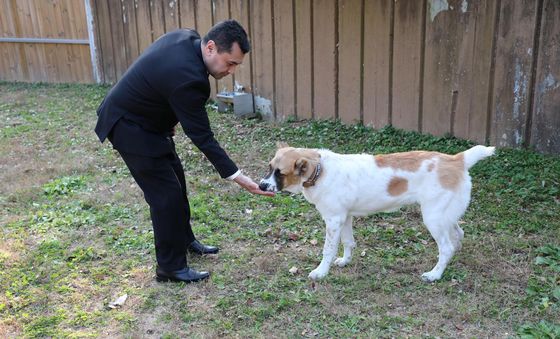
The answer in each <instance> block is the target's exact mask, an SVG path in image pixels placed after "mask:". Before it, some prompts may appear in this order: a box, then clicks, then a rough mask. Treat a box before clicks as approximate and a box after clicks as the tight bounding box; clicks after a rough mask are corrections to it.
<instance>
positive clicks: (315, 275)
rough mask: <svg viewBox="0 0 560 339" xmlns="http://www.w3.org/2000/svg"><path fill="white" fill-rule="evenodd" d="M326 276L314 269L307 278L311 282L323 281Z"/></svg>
mask: <svg viewBox="0 0 560 339" xmlns="http://www.w3.org/2000/svg"><path fill="white" fill-rule="evenodd" d="M326 275H327V272H322V271H320V270H318V269H314V270H313V271H311V273H309V278H310V279H313V280H319V279H323V278H324V277H325V276H326Z"/></svg>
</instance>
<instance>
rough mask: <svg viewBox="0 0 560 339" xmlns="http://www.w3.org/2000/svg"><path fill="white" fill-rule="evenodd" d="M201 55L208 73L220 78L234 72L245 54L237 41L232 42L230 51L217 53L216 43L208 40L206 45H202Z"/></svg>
mask: <svg viewBox="0 0 560 339" xmlns="http://www.w3.org/2000/svg"><path fill="white" fill-rule="evenodd" d="M202 56H203V59H204V64H206V68H207V69H208V73H210V74H211V75H212V76H213V77H214V78H216V79H221V78H223V77H225V76H226V75H230V74H233V72H235V68H236V67H237V66H238V65H240V64H241V63H242V62H243V57H245V54H243V52H242V51H241V48H240V47H239V44H238V43H237V42H234V43H233V45H232V46H231V52H230V53H227V52H222V53H218V46H216V43H215V42H214V41H213V40H209V41H208V42H207V43H206V45H204V44H203V45H202Z"/></svg>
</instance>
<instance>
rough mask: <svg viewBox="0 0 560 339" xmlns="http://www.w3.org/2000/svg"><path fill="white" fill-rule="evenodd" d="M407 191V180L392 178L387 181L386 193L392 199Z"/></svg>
mask: <svg viewBox="0 0 560 339" xmlns="http://www.w3.org/2000/svg"><path fill="white" fill-rule="evenodd" d="M407 190H408V180H406V179H405V178H401V177H393V178H391V181H389V186H388V187H387V192H389V194H390V195H392V196H393V197H396V196H398V195H401V194H403V193H404V192H406V191H407Z"/></svg>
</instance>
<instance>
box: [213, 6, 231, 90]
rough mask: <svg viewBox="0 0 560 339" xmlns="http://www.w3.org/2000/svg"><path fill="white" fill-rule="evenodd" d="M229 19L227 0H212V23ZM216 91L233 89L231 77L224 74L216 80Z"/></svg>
mask: <svg viewBox="0 0 560 339" xmlns="http://www.w3.org/2000/svg"><path fill="white" fill-rule="evenodd" d="M227 19H229V0H214V25H215V24H217V23H218V22H220V21H223V20H227ZM216 86H217V88H216V89H217V90H218V92H222V91H228V92H229V91H232V90H233V77H232V76H226V77H224V78H222V79H220V80H218V81H217V85H216Z"/></svg>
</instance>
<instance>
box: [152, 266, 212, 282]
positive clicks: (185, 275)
mask: <svg viewBox="0 0 560 339" xmlns="http://www.w3.org/2000/svg"><path fill="white" fill-rule="evenodd" d="M209 276H210V273H208V272H205V271H200V272H199V271H196V270H193V269H192V268H188V267H185V268H183V269H180V270H177V271H165V270H163V269H161V268H160V267H159V266H158V267H157V268H156V280H157V281H159V282H166V281H173V282H181V281H182V282H184V283H187V284H188V283H192V282H197V281H200V280H204V279H207V278H208V277H209Z"/></svg>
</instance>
